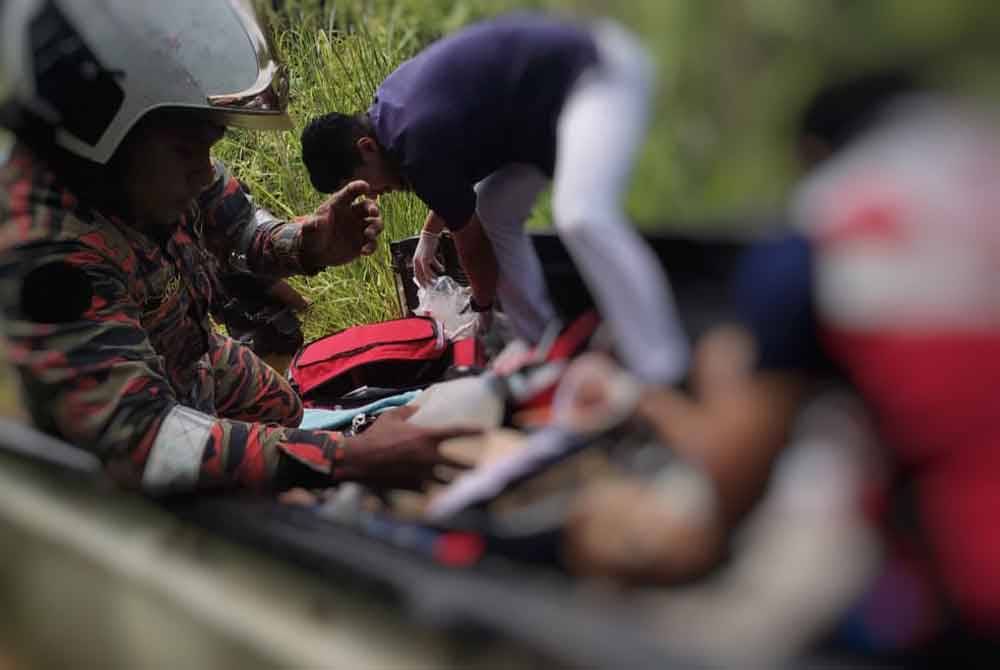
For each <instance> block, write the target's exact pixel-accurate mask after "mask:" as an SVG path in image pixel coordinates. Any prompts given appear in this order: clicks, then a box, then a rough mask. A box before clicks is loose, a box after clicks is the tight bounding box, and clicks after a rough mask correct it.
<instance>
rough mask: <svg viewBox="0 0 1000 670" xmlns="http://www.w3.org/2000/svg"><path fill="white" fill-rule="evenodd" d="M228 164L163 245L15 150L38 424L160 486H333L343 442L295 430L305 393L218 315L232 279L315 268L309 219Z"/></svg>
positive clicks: (20, 320)
mask: <svg viewBox="0 0 1000 670" xmlns="http://www.w3.org/2000/svg"><path fill="white" fill-rule="evenodd" d="M215 171H216V179H215V181H214V183H213V184H212V185H211V186H210V187H209V188H208V189H206V190H205V192H204V193H203V194H202V195H201V197H200V198H199V199H198V201H197V203H195V204H194V205H193V206H192V208H191V209H190V211H189V212H187V213H186V214H185V215H184V216H182V217H181V218H180V219H179V221H178V224H177V225H176V227H174V228H173V229H171V230H166V231H164V239H161V240H158V241H157V240H154V239H152V238H151V237H149V236H147V235H145V234H143V233H142V232H140V231H139V230H138V229H136V228H135V227H133V226H130V225H129V224H128V223H127V222H125V221H123V220H122V219H120V218H118V217H116V216H112V215H110V214H107V215H105V214H103V213H101V212H98V211H96V210H95V209H93V208H90V207H87V206H85V205H84V204H83V203H81V201H79V200H78V199H77V198H76V197H75V196H74V195H73V194H72V193H71V192H70V191H69V190H68V189H67V188H65V186H63V185H61V184H60V183H59V181H58V179H57V178H56V177H55V175H54V174H53V173H52V172H51V171H50V170H48V169H47V168H46V167H45V166H44V165H43V164H42V163H41V162H40V161H39V160H38V159H37V158H36V157H33V156H32V155H31V154H30V153H29V152H28V151H27V150H26V149H23V148H18V149H16V150H15V153H14V155H13V156H12V157H11V160H10V161H9V162H8V164H7V165H6V166H4V167H3V168H2V170H0V184H2V190H0V309H2V310H3V311H2V315H3V319H4V320H5V322H4V331H5V332H4V335H5V336H6V338H7V343H8V355H9V358H10V361H11V363H12V364H13V365H14V366H15V367H16V368H17V370H18V372H19V373H20V376H21V381H22V387H23V392H24V393H23V395H24V402H25V405H26V406H27V409H28V411H29V412H30V414H31V416H32V418H33V419H34V421H35V423H36V424H37V425H38V426H39V427H40V428H41V429H43V430H45V431H47V432H49V433H51V434H53V435H56V436H59V437H61V438H63V439H65V440H67V441H69V442H71V443H73V444H76V445H78V446H80V447H82V448H85V449H88V450H90V451H92V452H94V453H95V454H97V455H98V456H99V457H100V458H101V459H102V460H103V461H104V462H105V464H106V465H107V467H108V470H109V472H111V474H112V475H113V476H115V478H116V479H118V480H119V481H122V482H125V483H127V484H129V485H139V484H140V483H141V485H142V487H143V488H144V489H146V490H148V491H151V492H154V493H158V492H163V491H173V490H190V489H193V488H206V487H218V486H225V485H233V484H235V485H240V486H245V487H250V488H256V489H266V488H283V487H286V486H290V485H293V484H309V483H317V482H320V481H329V478H330V476H336V474H337V473H336V467H337V463H338V461H339V459H340V457H341V455H342V450H341V449H340V448H339V441H338V437H339V436H338V435H337V434H335V433H327V432H312V431H300V430H296V429H294V428H293V426H297V425H298V423H299V421H300V418H301V415H302V405H301V401H300V400H299V398H298V396H297V395H296V394H295V392H294V391H293V390H292V389H291V388H290V387H289V385H288V383H287V382H286V381H285V380H284V379H282V378H281V377H280V376H279V375H278V374H277V373H275V372H274V371H273V370H271V369H270V368H269V367H267V365H265V364H264V363H262V362H261V361H260V359H258V358H257V357H256V356H255V355H254V354H253V353H252V352H251V351H250V350H249V349H248V348H247V347H245V346H244V345H242V344H240V343H238V342H236V341H234V340H232V339H230V338H227V337H224V336H222V335H220V334H218V333H217V332H216V331H215V330H214V329H213V326H212V322H211V320H210V317H209V313H210V308H211V306H212V301H213V296H217V295H218V294H219V284H218V275H219V273H220V272H222V271H227V272H231V271H234V270H236V271H245V272H253V273H255V274H259V275H264V276H270V277H275V278H278V277H283V276H288V275H291V274H297V273H303V272H306V273H308V272H313V271H316V270H318V268H306V267H303V264H302V260H301V258H300V253H299V252H300V247H301V242H302V232H301V226H300V225H299V224H298V223H296V222H284V221H279V220H278V219H276V218H275V217H273V216H272V215H271V214H270V213H268V212H266V211H264V210H262V209H257V208H256V207H255V206H254V204H253V202H252V201H251V200H250V198H249V197H248V196H247V194H246V193H245V192H244V191H243V190H242V189H241V188H240V184H239V182H237V180H236V179H234V178H233V177H232V176H230V175H229V173H228V172H227V170H226V168H225V167H224V166H223V165H222V164H221V163H218V162H217V163H216V164H215ZM74 303H75V304H76V306H74Z"/></svg>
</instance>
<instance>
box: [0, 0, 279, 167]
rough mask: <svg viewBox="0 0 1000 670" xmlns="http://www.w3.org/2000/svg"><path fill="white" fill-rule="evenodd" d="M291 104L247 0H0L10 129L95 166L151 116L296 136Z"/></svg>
mask: <svg viewBox="0 0 1000 670" xmlns="http://www.w3.org/2000/svg"><path fill="white" fill-rule="evenodd" d="M287 103H288V77H287V74H286V72H285V69H284V67H283V66H281V65H279V64H278V63H277V62H276V61H275V60H274V57H273V55H272V53H271V49H270V44H269V42H268V40H267V37H266V36H265V33H264V31H263V30H262V28H261V26H260V24H259V23H258V21H257V17H256V14H255V12H254V10H253V7H252V6H251V5H250V3H249V0H0V104H2V106H3V112H4V113H3V114H2V117H3V118H4V119H5V123H6V124H7V125H10V126H12V129H13V130H15V132H16V131H17V130H18V129H19V128H18V126H19V125H20V124H39V123H41V124H43V125H44V126H45V127H47V128H50V129H52V130H53V131H54V134H53V138H54V141H55V142H56V144H58V145H59V146H60V147H62V148H63V149H66V150H67V151H69V152H71V153H73V154H76V155H77V156H81V157H83V158H86V159H88V160H91V161H94V162H96V163H101V164H103V163H106V162H107V161H108V160H109V159H110V158H111V156H112V155H113V154H114V152H115V150H116V149H117V148H118V146H119V145H120V144H121V142H122V140H123V139H124V138H125V136H126V135H127V134H128V132H129V130H131V128H132V127H133V126H134V125H135V124H136V122H137V121H139V119H141V118H142V117H143V116H144V115H146V114H147V113H148V112H150V111H152V110H154V109H163V108H179V109H190V110H194V111H197V112H200V113H203V114H207V115H208V118H210V119H211V120H213V121H215V122H216V123H219V124H222V125H232V126H241V127H245V128H255V129H289V128H291V121H290V120H289V118H288V115H287V113H286V107H287Z"/></svg>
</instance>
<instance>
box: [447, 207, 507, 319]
mask: <svg viewBox="0 0 1000 670" xmlns="http://www.w3.org/2000/svg"><path fill="white" fill-rule="evenodd" d="M452 234H453V235H454V237H455V247H456V249H457V250H458V257H459V260H461V261H462V267H463V268H464V269H465V274H466V275H468V277H469V284H470V285H471V286H472V297H473V299H475V301H476V303H477V304H478V305H479V306H481V307H487V306H490V305H492V304H493V301H494V300H495V299H496V291H497V272H498V271H497V259H496V255H495V254H494V253H493V243H492V242H490V238H489V237H488V236H487V235H486V231H485V230H483V224H482V222H481V221H480V220H479V216H478V215H476V214H473V215H472V216H471V217H469V221H468V222H467V223H466V224H465V225H464V226H462V227H461V228H460V229H459V230H458V231H456V232H454V233H452Z"/></svg>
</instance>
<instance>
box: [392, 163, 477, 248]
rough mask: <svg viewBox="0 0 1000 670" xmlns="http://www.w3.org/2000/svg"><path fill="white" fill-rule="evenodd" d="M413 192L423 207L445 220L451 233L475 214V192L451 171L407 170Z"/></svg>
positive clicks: (432, 167)
mask: <svg viewBox="0 0 1000 670" xmlns="http://www.w3.org/2000/svg"><path fill="white" fill-rule="evenodd" d="M408 172H409V173H410V174H412V175H414V176H413V177H411V179H410V183H411V184H412V186H413V191H414V193H416V194H417V197H418V198H420V199H421V200H422V201H423V202H424V204H425V205H427V206H428V207H429V208H430V209H431V210H433V211H434V213H436V214H437V215H438V216H440V217H441V218H442V219H444V223H445V226H447V228H448V230H450V231H452V232H457V231H459V230H461V229H462V228H463V227H464V226H465V224H467V223H468V222H469V219H471V218H472V215H473V214H475V213H476V191H475V188H474V186H473V184H470V183H469V182H468V181H467V180H466V179H465V178H464V177H461V176H459V175H457V174H456V173H455V172H454V170H452V169H451V168H447V167H444V168H442V167H441V166H439V165H423V166H420V167H417V168H414V169H412V170H408Z"/></svg>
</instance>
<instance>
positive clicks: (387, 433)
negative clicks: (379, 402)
mask: <svg viewBox="0 0 1000 670" xmlns="http://www.w3.org/2000/svg"><path fill="white" fill-rule="evenodd" d="M416 411H417V408H416V407H400V408H399V409H396V410H392V411H390V412H386V413H384V414H382V415H380V416H379V418H378V421H376V422H375V424H374V425H373V426H372V427H371V428H369V429H368V430H366V431H365V432H363V433H361V434H360V435H357V436H355V437H349V438H346V439H345V440H344V444H343V449H344V459H343V461H342V463H341V464H340V466H339V467H338V468H337V475H338V478H340V479H353V480H363V481H365V482H368V483H371V484H375V485H379V484H384V485H386V486H390V487H394V488H414V489H417V488H420V487H421V486H423V485H424V484H426V483H428V482H432V481H436V480H438V479H439V477H438V476H436V475H435V469H436V468H438V467H439V466H446V467H448V468H459V469H461V468H464V467H465V466H463V465H462V464H461V463H459V462H458V461H455V460H452V459H450V458H448V457H447V456H444V455H442V454H441V452H440V450H439V446H440V444H441V442H443V441H445V440H448V439H451V438H453V437H462V436H466V435H476V434H478V433H480V432H481V431H479V430H478V429H474V428H449V429H437V428H426V427H423V426H417V425H414V424H411V423H409V422H407V419H408V418H410V416H412V415H413V413H414V412H416Z"/></svg>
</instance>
